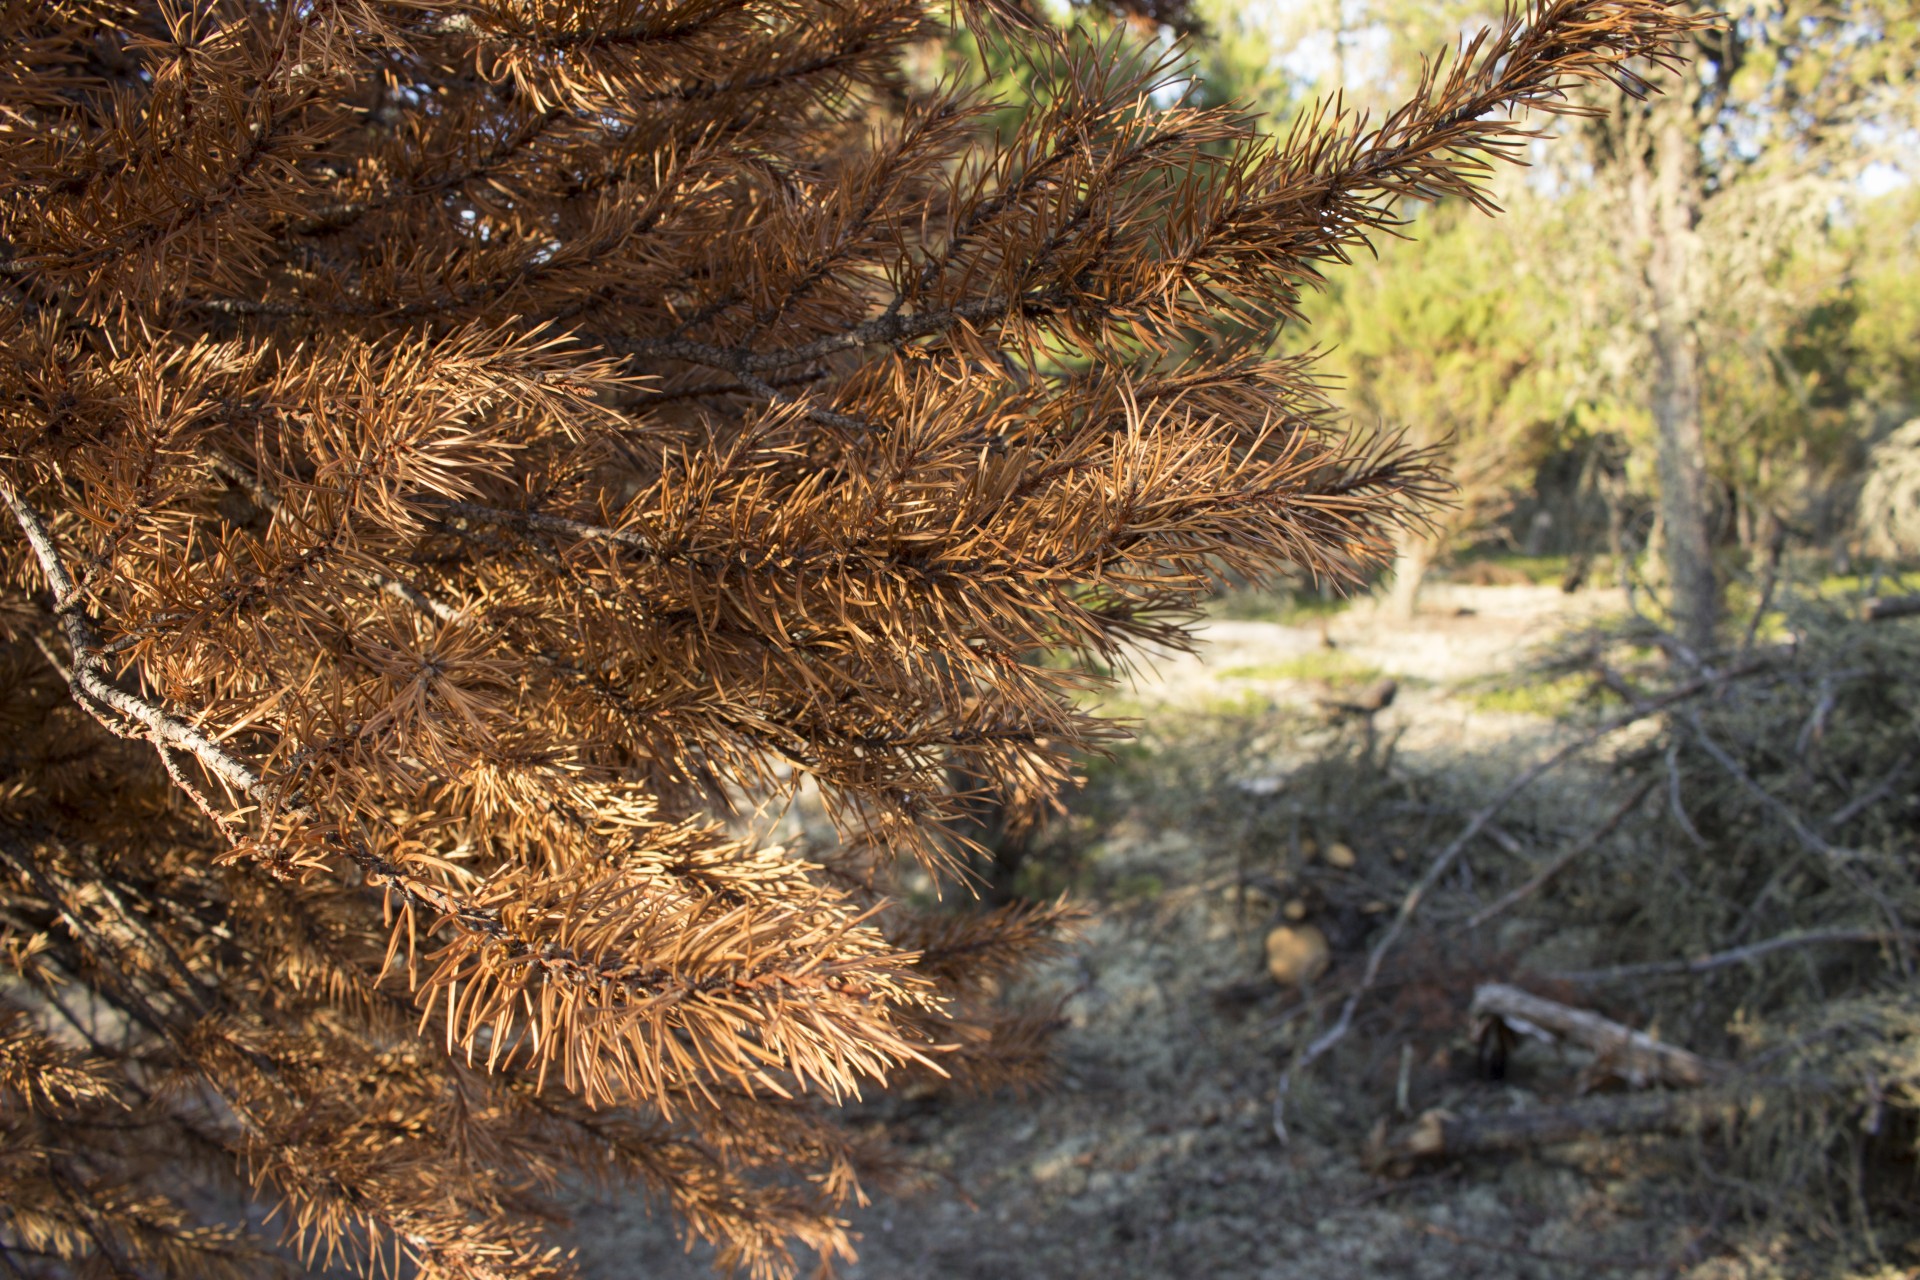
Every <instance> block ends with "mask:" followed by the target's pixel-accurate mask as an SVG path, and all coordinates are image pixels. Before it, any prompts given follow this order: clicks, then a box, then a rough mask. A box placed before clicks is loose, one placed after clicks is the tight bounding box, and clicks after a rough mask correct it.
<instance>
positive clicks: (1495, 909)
mask: <svg viewBox="0 0 1920 1280" xmlns="http://www.w3.org/2000/svg"><path fill="white" fill-rule="evenodd" d="M1658 781H1659V780H1658V779H1657V778H1656V777H1654V776H1653V775H1651V774H1650V775H1648V776H1647V777H1646V778H1644V779H1642V780H1641V782H1640V785H1639V786H1637V787H1635V788H1634V789H1633V793H1632V794H1631V795H1629V796H1628V797H1627V798H1626V799H1625V800H1624V801H1622V802H1621V804H1620V806H1619V807H1618V808H1616V809H1615V810H1614V811H1613V812H1612V813H1611V814H1609V815H1608V816H1607V820H1606V821H1605V822H1603V823H1601V824H1600V825H1599V826H1597V827H1595V828H1594V829H1593V830H1592V831H1589V832H1588V833H1587V834H1586V835H1584V836H1582V837H1580V839H1578V840H1576V841H1574V842H1573V843H1572V844H1570V845H1568V846H1567V847H1566V848H1565V849H1563V850H1561V851H1560V853H1558V854H1556V855H1555V856H1554V858H1553V860H1552V861H1550V862H1548V863H1547V865H1546V866H1544V867H1541V868H1540V870H1538V871H1536V872H1534V873H1533V875H1532V876H1531V877H1529V878H1528V880H1527V882H1526V883H1525V884H1523V885H1521V886H1520V887H1518V888H1517V889H1514V890H1512V891H1510V892H1508V893H1506V894H1503V895H1501V897H1499V898H1498V899H1496V900H1495V901H1494V902H1491V903H1489V904H1488V905H1486V906H1484V907H1482V908H1480V910H1478V911H1476V912H1474V913H1473V914H1472V915H1471V916H1468V917H1467V922H1466V924H1465V925H1464V926H1462V927H1463V928H1467V929H1478V928H1479V927H1480V926H1482V925H1484V924H1486V923H1487V921H1489V920H1491V919H1493V918H1494V917H1495V916H1498V915H1501V914H1503V913H1505V912H1507V911H1510V910H1512V909H1513V908H1514V907H1516V906H1518V905H1519V904H1520V903H1522V902H1525V901H1526V900H1527V899H1528V898H1531V897H1532V896H1533V895H1534V894H1536V893H1538V892H1540V890H1541V889H1542V888H1543V887H1545V885H1546V883H1547V881H1549V880H1551V879H1553V878H1554V877H1555V876H1557V875H1559V874H1560V873H1561V872H1562V871H1565V870H1566V869H1567V868H1568V867H1570V866H1572V865H1573V864H1574V863H1575V862H1577V861H1578V860H1579V859H1580V858H1582V857H1584V856H1585V855H1586V853H1587V851H1588V850H1590V849H1593V848H1596V847H1597V846H1598V845H1599V844H1600V842H1601V841H1603V840H1605V839H1606V838H1607V837H1608V836H1610V835H1612V834H1613V833H1614V832H1615V831H1617V830H1619V829H1620V824H1621V823H1622V822H1625V821H1626V819H1627V815H1628V814H1630V813H1632V812H1633V811H1634V810H1635V809H1637V808H1639V807H1640V804H1641V802H1642V801H1644V800H1645V799H1646V798H1647V795H1648V793H1649V792H1651V791H1652V790H1653V788H1654V786H1655V785H1656V784H1657V783H1658Z"/></svg>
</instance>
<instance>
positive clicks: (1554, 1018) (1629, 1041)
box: [1471, 982, 1720, 1088]
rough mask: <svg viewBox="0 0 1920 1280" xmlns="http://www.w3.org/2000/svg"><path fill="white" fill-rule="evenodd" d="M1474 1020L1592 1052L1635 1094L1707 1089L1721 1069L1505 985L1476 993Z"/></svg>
mask: <svg viewBox="0 0 1920 1280" xmlns="http://www.w3.org/2000/svg"><path fill="white" fill-rule="evenodd" d="M1471 1013H1472V1016H1473V1017H1474V1018H1476V1019H1480V1018H1499V1019H1500V1020H1502V1021H1503V1022H1506V1023H1508V1024H1524V1025H1525V1026H1527V1027H1537V1028H1539V1029H1540V1030H1542V1031H1545V1032H1547V1033H1549V1034H1551V1035H1554V1036H1557V1037H1559V1038H1560V1039H1562V1040H1566V1041H1569V1042H1571V1043H1573V1044H1577V1045H1579V1046H1581V1047H1582V1048H1584V1049H1590V1050H1592V1051H1593V1054H1594V1057H1595V1058H1596V1060H1597V1064H1598V1065H1599V1066H1601V1067H1602V1068H1603V1069H1604V1070H1605V1071H1606V1072H1607V1073H1608V1074H1609V1075H1614V1076H1618V1077H1619V1078H1620V1079H1622V1080H1624V1081H1626V1082H1627V1083H1628V1084H1630V1085H1633V1086H1634V1087H1636V1088H1645V1087H1646V1086H1647V1085H1651V1084H1666V1085H1679V1086H1682V1087H1687V1088H1691V1087H1692V1086H1694V1085H1699V1084H1705V1083H1706V1082H1707V1081H1708V1080H1710V1079H1712V1078H1714V1077H1715V1076H1717V1075H1718V1074H1719V1073H1720V1068H1719V1067H1718V1066H1717V1065H1716V1064H1714V1063H1711V1062H1709V1061H1707V1060H1706V1059H1705V1058H1702V1057H1701V1056H1700V1055H1699V1054H1697V1053H1693V1052H1691V1051H1689V1050H1687V1049H1682V1048H1680V1047H1679V1046H1678V1045H1671V1044H1662V1043H1661V1042H1660V1041H1658V1040H1656V1039H1654V1038H1653V1037H1652V1036H1650V1035H1648V1034H1647V1033H1646V1032H1644V1031H1635V1030H1634V1029H1633V1028H1632V1027H1629V1026H1626V1025H1624V1024H1623V1023H1619V1022H1615V1021H1614V1020H1613V1019H1611V1018H1603V1017H1601V1016H1600V1015H1599V1014H1597V1013H1594V1012H1593V1011H1592V1010H1589V1009H1576V1008H1574V1007H1573V1006H1572V1005H1568V1004H1561V1003H1560V1002H1559V1001H1558V1000H1548V999H1546V998H1545V997H1544V996H1536V995H1534V994H1533V993H1532V992H1530V991H1522V990H1521V989H1520V988H1518V987H1510V986H1508V985H1506V984H1505V983H1504V982H1487V983H1482V984H1481V985H1480V986H1479V987H1478V988H1476V989H1475V990H1474V993H1473V1008H1472V1010H1471Z"/></svg>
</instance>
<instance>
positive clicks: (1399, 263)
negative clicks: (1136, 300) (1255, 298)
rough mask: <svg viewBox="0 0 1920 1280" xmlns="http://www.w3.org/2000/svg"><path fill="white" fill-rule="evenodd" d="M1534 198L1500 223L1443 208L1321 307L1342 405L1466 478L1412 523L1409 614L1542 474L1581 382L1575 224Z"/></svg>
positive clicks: (1406, 534) (1343, 278)
mask: <svg viewBox="0 0 1920 1280" xmlns="http://www.w3.org/2000/svg"><path fill="white" fill-rule="evenodd" d="M1520 199H1521V201H1522V207H1521V208H1520V209H1518V210H1510V211H1509V212H1510V214H1511V215H1512V216H1510V217H1509V218H1507V219H1505V220H1503V221H1501V222H1499V223H1494V222H1490V221H1488V220H1487V219H1485V218H1483V217H1479V216H1477V215H1476V214H1475V213H1474V212H1473V211H1472V210H1471V209H1469V208H1467V207H1466V206H1465V205H1464V204H1460V203H1453V204H1443V205H1440V206H1438V207H1437V208H1435V209H1433V210H1431V211H1430V212H1428V213H1427V214H1425V215H1424V216H1422V217H1420V218H1419V219H1418V220H1417V221H1416V222H1415V224H1414V226H1413V227H1412V228H1411V234H1412V235H1413V236H1414V237H1415V238H1416V240H1417V243H1416V244H1399V243H1394V244H1388V245H1386V246H1384V247H1383V248H1382V249H1381V251H1380V252H1379V254H1378V255H1377V256H1375V257H1371V258H1368V259H1363V260H1362V261H1360V262H1358V263H1356V264H1355V265H1354V266H1353V267H1352V268H1351V269H1350V270H1348V271H1345V272H1343V273H1341V274H1340V275H1339V276H1338V277H1337V278H1336V279H1335V280H1334V281H1333V282H1332V283H1331V284H1330V285H1329V288H1328V291H1327V296H1326V297H1325V298H1324V299H1322V300H1319V301H1317V302H1316V304H1315V305H1314V307H1313V309H1312V312H1311V314H1312V316H1313V320H1314V324H1313V327H1312V329H1311V333H1312V334H1313V336H1314V338H1315V339H1316V340H1318V341H1323V342H1325V343H1327V344H1328V347H1329V350H1328V352H1327V355H1326V356H1325V357H1324V358H1323V359H1322V361H1321V364H1320V367H1321V368H1322V369H1323V370H1325V371H1326V372H1327V373H1329V374H1331V375H1333V377H1334V379H1336V380H1335V381H1334V382H1332V383H1331V384H1330V391H1331V394H1333V396H1334V398H1335V400H1336V402H1338V403H1339V404H1340V405H1341V406H1342V407H1343V408H1344V409H1346V410H1347V411H1348V412H1350V413H1352V414H1353V415H1354V416H1356V417H1357V418H1359V419H1360V420H1362V421H1373V422H1381V423H1385V424H1387V425H1389V426H1392V427H1394V428H1397V429H1404V430H1406V431H1408V432H1409V433H1410V434H1411V436H1412V438H1413V439H1415V440H1417V441H1419V442H1420V443H1421V444H1422V445H1425V446H1427V447H1431V448H1439V449H1443V450H1444V452H1445V455H1446V457H1447V462H1448V468H1449V471H1450V472H1451V474H1452V476H1453V480H1454V483H1455V486H1456V491H1455V497H1454V501H1453V502H1452V503H1451V504H1450V505H1449V507H1447V508H1445V509H1442V510H1440V511H1437V512H1435V513H1434V516H1433V519H1432V523H1431V524H1429V525H1426V526H1409V527H1407V528H1405V529H1403V530H1402V531H1401V534H1400V538H1399V545H1398V546H1397V548H1396V554H1395V561H1394V567H1393V596H1392V604H1393V608H1394V611H1395V613H1396V614H1397V615H1398V616H1401V617H1407V616H1410V615H1411V614H1412V612H1413V609H1414V605H1415V597H1416V593H1417V592H1418V590H1419V587H1420V580H1421V577H1422V576H1423V575H1424V573H1425V572H1426V569H1427V567H1428V565H1429V564H1430V563H1431V562H1432V560H1433V559H1434V557H1435V555H1436V554H1437V553H1439V552H1440V551H1442V550H1443V549H1444V548H1445V547H1446V545H1447V544H1448V543H1449V542H1453V541H1458V540H1459V539H1461V538H1462V537H1463V536H1471V535H1473V534H1475V533H1478V532H1481V531H1483V530H1485V529H1486V528H1487V526H1488V525H1489V524H1490V523H1491V522H1492V521H1493V520H1494V519H1496V518H1497V517H1498V516H1499V515H1501V514H1503V513H1504V512H1505V510H1506V509H1507V508H1508V506H1509V505H1510V503H1511V500H1512V498H1513V496H1514V494H1515V492H1516V491H1517V490H1519V489H1521V488H1524V487H1525V486H1526V485H1527V484H1529V483H1530V482H1531V481H1532V479H1533V477H1534V473H1535V471H1536V470H1537V468H1538V467H1539V465H1540V462H1541V461H1542V459H1543V458H1544V457H1545V456H1546V454H1547V453H1548V452H1549V451H1550V450H1551V448H1552V447H1553V446H1554V444H1555V443H1556V441H1557V438H1558V435H1559V428H1560V426H1561V425H1562V423H1563V421H1564V420H1565V418H1566V416H1567V414H1568V411H1569V408H1570V405H1571V402H1572V399H1573V397H1574V395H1575V394H1576V392H1577V390H1578V386H1577V384H1576V382H1575V380H1574V375H1573V371H1572V369H1571V367H1570V362H1569V361H1568V360H1567V359H1566V358H1565V355H1564V353H1563V352H1561V351H1559V350H1557V346H1558V344H1559V341H1560V340H1561V339H1562V337H1563V336H1564V335H1567V334H1568V333H1569V332H1570V329H1571V325H1570V323H1569V320H1570V317H1569V314H1568V311H1567V309H1566V307H1565V306H1564V305H1562V300H1561V296H1560V295H1559V294H1558V292H1557V291H1556V289H1555V288H1554V283H1555V281H1554V273H1553V272H1552V271H1551V270H1550V268H1549V264H1548V263H1547V261H1546V257H1547V255H1548V254H1550V253H1551V252H1552V247H1553V246H1554V245H1555V244H1556V243H1557V239H1556V233H1557V232H1558V231H1560V230H1561V227H1560V225H1559V223H1558V220H1557V219H1556V218H1555V216H1554V214H1555V211H1554V210H1553V209H1551V208H1549V207H1545V206H1544V204H1543V202H1540V201H1537V200H1533V199H1531V198H1529V197H1527V196H1526V195H1524V193H1523V194H1522V196H1521V197H1520Z"/></svg>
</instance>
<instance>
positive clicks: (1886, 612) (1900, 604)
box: [1860, 596, 1920, 622]
mask: <svg viewBox="0 0 1920 1280" xmlns="http://www.w3.org/2000/svg"><path fill="white" fill-rule="evenodd" d="M1916 613H1920V596H1873V597H1871V598H1870V599H1868V600H1867V601H1866V603H1864V604H1862V605H1861V606H1860V618H1861V620H1862V621H1864V622H1884V621H1886V620H1887V619H1888V618H1910V617H1912V616H1913V615H1914V614H1916Z"/></svg>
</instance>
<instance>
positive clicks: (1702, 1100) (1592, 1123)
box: [1366, 1090, 1739, 1177]
mask: <svg viewBox="0 0 1920 1280" xmlns="http://www.w3.org/2000/svg"><path fill="white" fill-rule="evenodd" d="M1738 1105H1739V1099H1738V1098H1736V1097H1734V1096H1733V1095H1731V1094H1729V1093H1727V1092H1725V1091H1722V1090H1709V1091H1695V1092H1690V1093H1619V1094H1609V1095H1606V1096H1604V1097H1595V1098H1583V1099H1581V1100H1580V1101H1578V1102H1570V1103H1567V1104H1565V1105H1564V1106H1557V1107H1538V1108H1534V1109H1531V1110H1526V1111H1508V1112H1500V1113H1491V1114H1487V1113H1482V1114H1472V1115H1456V1114H1454V1113H1453V1112H1451V1111H1447V1110H1445V1109H1444V1108H1438V1107H1436V1108H1434V1109H1433V1110H1431V1111H1428V1112H1425V1113H1424V1114H1422V1115H1421V1116H1420V1117H1419V1118H1418V1119H1416V1120H1414V1121H1413V1122H1412V1123H1411V1124H1407V1125H1404V1126H1402V1127H1401V1128H1400V1129H1399V1130H1397V1131H1395V1132H1394V1133H1392V1134H1388V1133H1387V1132H1386V1128H1385V1126H1384V1125H1382V1126H1381V1127H1380V1128H1378V1129H1376V1130H1375V1132H1374V1136H1373V1137H1372V1138H1371V1139H1370V1140H1369V1141H1368V1143H1367V1152H1366V1162H1367V1167H1368V1168H1369V1169H1371V1170H1373V1171H1374V1172H1375V1173H1383V1174H1386V1175H1387V1176H1389V1177H1403V1176H1405V1175H1406V1174H1407V1173H1409V1172H1411V1171H1412V1170H1413V1169H1414V1167H1415V1166H1417V1165H1419V1164H1420V1163H1422V1162H1425V1161H1432V1160H1440V1159H1453V1158H1458V1157H1460V1156H1476V1155H1491V1154H1494V1153H1496V1152H1502V1151H1524V1150H1527V1149H1529V1148H1532V1147H1545V1146H1553V1145H1555V1144H1556V1143H1563V1142H1579V1141H1581V1140H1583V1139H1587V1138H1612V1137H1621V1136H1624V1135H1628V1134H1642V1133H1693V1132H1700V1131H1704V1130H1710V1129H1715V1128H1718V1127H1720V1126H1721V1125H1723V1124H1725V1123H1726V1121H1727V1118H1728V1114H1729V1112H1731V1111H1732V1110H1733V1109H1734V1108H1735V1107H1737V1106H1738Z"/></svg>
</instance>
